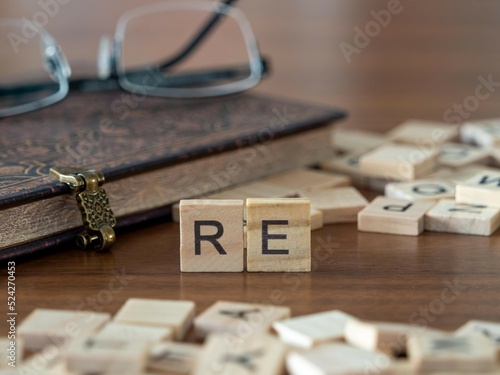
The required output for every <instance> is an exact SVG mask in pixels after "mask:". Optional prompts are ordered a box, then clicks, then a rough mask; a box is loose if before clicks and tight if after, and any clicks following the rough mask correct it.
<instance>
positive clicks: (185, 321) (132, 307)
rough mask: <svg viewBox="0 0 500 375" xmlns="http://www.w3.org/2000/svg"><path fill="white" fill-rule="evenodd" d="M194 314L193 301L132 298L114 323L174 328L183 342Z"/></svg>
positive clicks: (119, 312)
mask: <svg viewBox="0 0 500 375" xmlns="http://www.w3.org/2000/svg"><path fill="white" fill-rule="evenodd" d="M194 313H195V304H194V302H191V301H171V300H155V299H142V298H130V299H129V300H127V302H125V304H124V305H123V306H122V308H121V309H120V310H119V311H118V312H117V313H116V315H115V317H114V321H115V322H119V323H126V324H137V325H143V326H149V327H167V328H172V329H173V331H174V337H175V339H177V340H182V339H183V338H184V336H185V335H186V332H187V330H188V329H189V327H190V326H191V324H192V321H193V318H194Z"/></svg>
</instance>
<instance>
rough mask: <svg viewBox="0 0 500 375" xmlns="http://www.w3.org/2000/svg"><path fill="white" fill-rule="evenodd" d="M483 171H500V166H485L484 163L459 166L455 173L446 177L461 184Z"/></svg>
mask: <svg viewBox="0 0 500 375" xmlns="http://www.w3.org/2000/svg"><path fill="white" fill-rule="evenodd" d="M483 172H488V173H500V169H498V168H491V167H485V166H483V165H476V164H471V165H468V166H465V167H462V168H459V169H457V170H455V171H454V172H453V173H451V174H450V175H448V176H447V177H446V178H447V179H448V180H450V181H451V182H453V183H454V184H459V183H462V182H465V181H467V180H469V179H471V178H472V177H474V176H475V175H477V174H478V173H483Z"/></svg>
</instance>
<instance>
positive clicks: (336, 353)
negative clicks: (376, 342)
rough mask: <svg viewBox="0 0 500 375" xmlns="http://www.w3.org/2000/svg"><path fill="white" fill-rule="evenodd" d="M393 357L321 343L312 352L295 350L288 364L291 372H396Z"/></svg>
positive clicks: (344, 374) (338, 374)
mask: <svg viewBox="0 0 500 375" xmlns="http://www.w3.org/2000/svg"><path fill="white" fill-rule="evenodd" d="M391 364H392V361H391V359H390V358H389V357H388V356H387V355H385V354H383V353H378V352H369V351H366V350H363V349H359V348H354V347H352V346H349V345H346V344H342V343H332V344H325V345H320V346H318V347H317V348H314V349H312V350H309V351H303V352H291V353H290V354H289V355H288V356H287V360H286V367H287V370H288V372H289V373H290V375H306V374H307V375H309V374H314V375H365V374H378V375H386V374H393V372H391V371H390V368H391Z"/></svg>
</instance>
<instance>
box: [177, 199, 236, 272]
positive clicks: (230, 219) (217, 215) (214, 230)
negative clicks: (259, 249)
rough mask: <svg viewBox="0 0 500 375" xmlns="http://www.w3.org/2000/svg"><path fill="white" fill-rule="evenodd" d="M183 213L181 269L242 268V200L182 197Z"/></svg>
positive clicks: (221, 269) (189, 270)
mask: <svg viewBox="0 0 500 375" xmlns="http://www.w3.org/2000/svg"><path fill="white" fill-rule="evenodd" d="M180 216H181V223H180V234H181V241H180V242H181V246H180V253H181V255H180V259H181V271H182V272H243V268H244V258H243V247H244V246H243V201H242V200H225V199H224V200H222V199H221V200H213V199H188V200H182V201H181V204H180Z"/></svg>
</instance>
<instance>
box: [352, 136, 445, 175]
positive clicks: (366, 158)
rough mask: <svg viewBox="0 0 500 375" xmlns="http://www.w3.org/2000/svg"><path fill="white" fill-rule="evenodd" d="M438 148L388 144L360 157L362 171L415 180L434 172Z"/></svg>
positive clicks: (369, 173)
mask: <svg viewBox="0 0 500 375" xmlns="http://www.w3.org/2000/svg"><path fill="white" fill-rule="evenodd" d="M437 155H438V152H437V148H434V149H432V150H427V149H425V148H419V147H416V146H408V145H396V144H388V145H384V146H381V147H379V148H377V149H375V150H373V151H371V152H368V153H366V154H365V155H363V156H362V157H361V158H360V159H359V166H360V170H361V172H362V173H364V174H365V175H367V176H372V177H383V178H385V179H392V180H395V181H413V180H416V179H419V178H423V177H425V176H426V175H428V174H430V173H432V172H433V171H434V169H435V168H436V166H437V160H438V159H437Z"/></svg>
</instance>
